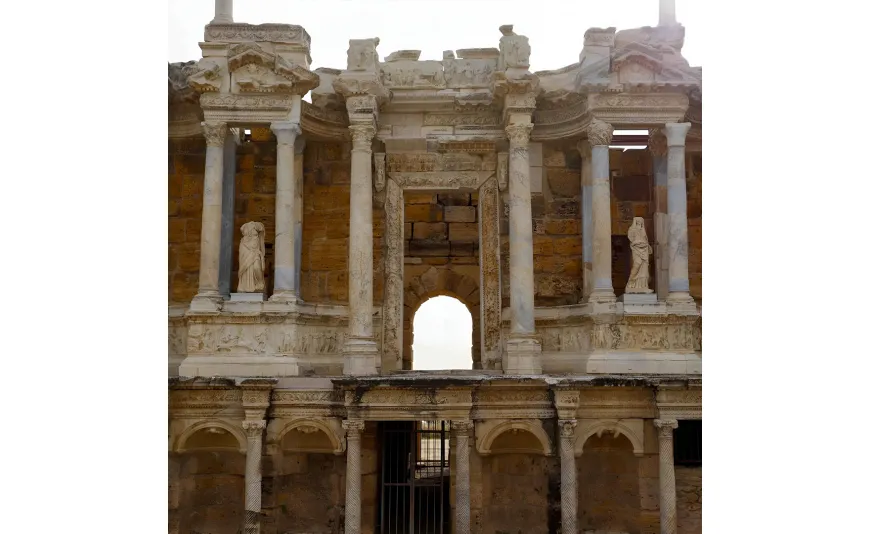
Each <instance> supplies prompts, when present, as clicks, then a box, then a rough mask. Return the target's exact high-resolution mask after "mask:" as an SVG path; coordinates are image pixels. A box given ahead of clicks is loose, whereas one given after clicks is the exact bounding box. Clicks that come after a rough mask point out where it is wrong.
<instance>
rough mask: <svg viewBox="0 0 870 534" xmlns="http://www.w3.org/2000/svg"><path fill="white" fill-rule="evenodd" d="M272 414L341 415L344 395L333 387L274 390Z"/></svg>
mask: <svg viewBox="0 0 870 534" xmlns="http://www.w3.org/2000/svg"><path fill="white" fill-rule="evenodd" d="M271 413H272V416H273V417H275V418H285V419H291V418H299V417H342V416H343V415H344V413H345V409H344V395H343V394H342V392H341V391H337V390H334V389H316V390H302V391H289V390H274V391H273V392H272V412H271Z"/></svg>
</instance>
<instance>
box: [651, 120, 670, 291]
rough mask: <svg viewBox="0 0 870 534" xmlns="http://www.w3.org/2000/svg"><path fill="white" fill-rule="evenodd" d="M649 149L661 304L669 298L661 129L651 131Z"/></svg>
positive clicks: (665, 153) (665, 162)
mask: <svg viewBox="0 0 870 534" xmlns="http://www.w3.org/2000/svg"><path fill="white" fill-rule="evenodd" d="M647 147H648V148H649V151H650V153H651V154H652V163H653V180H654V182H653V205H654V208H655V209H654V211H653V226H654V228H655V245H654V248H653V252H654V254H655V264H656V272H655V287H656V296H657V298H658V300H659V302H664V301H665V299H667V297H668V140H667V138H666V137H665V134H664V133H663V132H662V130H661V129H659V128H654V129H651V130H650V131H649V141H648V142H647Z"/></svg>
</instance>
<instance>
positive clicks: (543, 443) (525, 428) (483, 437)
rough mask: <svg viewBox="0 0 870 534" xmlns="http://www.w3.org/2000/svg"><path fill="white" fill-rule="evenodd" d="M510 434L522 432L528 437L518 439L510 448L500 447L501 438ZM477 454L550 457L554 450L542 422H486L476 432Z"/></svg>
mask: <svg viewBox="0 0 870 534" xmlns="http://www.w3.org/2000/svg"><path fill="white" fill-rule="evenodd" d="M508 432H517V433H519V432H522V433H524V434H527V435H528V436H523V438H524V439H518V440H515V441H514V442H513V444H512V445H509V446H508V447H503V446H499V444H498V443H497V441H501V440H499V438H500V437H502V436H503V435H505V434H506V433H508ZM476 433H477V436H478V439H477V452H478V453H480V454H481V455H482V456H488V455H491V454H499V453H526V454H542V455H544V456H550V455H552V453H553V448H552V446H551V445H550V438H549V436H547V433H546V432H545V431H544V427H543V425H542V424H541V421H540V420H537V419H535V420H516V421H501V422H499V421H485V422H483V423H481V424H480V425H479V430H478V431H477V432H476ZM530 438H533V439H534V443H536V445H534V446H532V445H531V443H532V442H530Z"/></svg>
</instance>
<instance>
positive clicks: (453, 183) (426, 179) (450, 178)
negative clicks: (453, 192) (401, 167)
mask: <svg viewBox="0 0 870 534" xmlns="http://www.w3.org/2000/svg"><path fill="white" fill-rule="evenodd" d="M493 174H494V171H458V172H455V171H435V172H390V173H389V177H390V178H392V179H393V180H395V181H396V183H397V184H398V185H399V186H400V187H402V188H404V189H421V190H430V189H432V190H437V189H473V190H476V189H479V188H480V186H481V185H482V184H483V183H484V182H485V181H486V180H488V179H489V178H490V177H491V176H492V175H493Z"/></svg>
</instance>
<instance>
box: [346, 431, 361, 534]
mask: <svg viewBox="0 0 870 534" xmlns="http://www.w3.org/2000/svg"><path fill="white" fill-rule="evenodd" d="M341 426H342V428H344V430H345V432H346V436H347V468H346V470H345V476H346V478H347V480H346V482H345V497H344V533H345V534H359V533H360V531H361V529H362V523H361V521H362V515H361V513H362V504H361V503H362V500H361V499H362V471H361V466H360V462H361V455H362V449H361V444H360V440H361V438H362V431H363V429H364V428H365V421H360V420H358V419H353V420H352V419H346V420H344V421H342V422H341Z"/></svg>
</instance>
